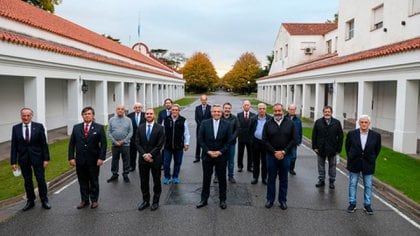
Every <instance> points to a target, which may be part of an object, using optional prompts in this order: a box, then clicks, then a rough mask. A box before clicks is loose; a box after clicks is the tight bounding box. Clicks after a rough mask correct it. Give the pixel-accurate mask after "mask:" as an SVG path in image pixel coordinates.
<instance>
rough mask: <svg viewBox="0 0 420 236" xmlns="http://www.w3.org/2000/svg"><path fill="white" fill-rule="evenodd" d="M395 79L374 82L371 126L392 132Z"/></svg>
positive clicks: (395, 90) (395, 89)
mask: <svg viewBox="0 0 420 236" xmlns="http://www.w3.org/2000/svg"><path fill="white" fill-rule="evenodd" d="M396 99H397V83H396V81H387V82H374V87H373V101H374V104H373V111H372V126H373V127H378V128H380V129H383V130H386V131H389V132H394V122H395V106H396V104H395V101H396Z"/></svg>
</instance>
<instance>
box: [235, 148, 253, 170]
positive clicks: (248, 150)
mask: <svg viewBox="0 0 420 236" xmlns="http://www.w3.org/2000/svg"><path fill="white" fill-rule="evenodd" d="M245 148H246V154H247V155H246V156H247V165H246V168H247V170H250V169H251V168H252V162H253V160H252V149H251V142H238V168H240V169H242V168H244V152H245Z"/></svg>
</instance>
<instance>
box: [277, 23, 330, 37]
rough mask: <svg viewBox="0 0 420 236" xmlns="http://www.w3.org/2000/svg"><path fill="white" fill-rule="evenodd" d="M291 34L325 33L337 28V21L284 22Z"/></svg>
mask: <svg viewBox="0 0 420 236" xmlns="http://www.w3.org/2000/svg"><path fill="white" fill-rule="evenodd" d="M282 25H283V27H284V28H285V29H286V30H287V32H289V34H290V35H324V34H326V33H328V32H330V31H333V30H335V29H337V23H283V24H282Z"/></svg>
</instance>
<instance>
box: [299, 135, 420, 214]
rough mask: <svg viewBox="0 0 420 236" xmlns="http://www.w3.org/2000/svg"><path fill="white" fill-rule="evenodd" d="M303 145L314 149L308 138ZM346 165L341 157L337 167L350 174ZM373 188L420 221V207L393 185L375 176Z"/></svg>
mask: <svg viewBox="0 0 420 236" xmlns="http://www.w3.org/2000/svg"><path fill="white" fill-rule="evenodd" d="M303 143H304V144H305V145H306V146H308V147H309V148H310V147H312V142H311V140H310V139H309V138H307V137H303ZM346 165H347V160H345V159H343V158H341V157H340V163H339V164H338V165H337V167H338V168H339V169H340V170H341V171H343V172H346V173H348V170H347V169H346ZM373 187H374V189H375V191H376V193H377V194H379V195H380V196H381V197H383V198H385V199H386V200H388V201H389V203H391V204H392V205H393V206H394V207H396V208H398V209H400V210H403V211H404V212H406V213H407V214H409V215H411V216H412V217H413V218H414V219H415V220H416V221H417V222H419V221H420V205H419V204H417V203H416V202H415V201H414V200H412V199H411V198H409V197H407V196H406V195H404V194H403V193H402V192H400V191H399V190H397V189H395V188H394V187H392V186H391V185H389V184H386V183H384V182H382V181H381V180H379V179H377V178H376V177H375V176H374V177H373Z"/></svg>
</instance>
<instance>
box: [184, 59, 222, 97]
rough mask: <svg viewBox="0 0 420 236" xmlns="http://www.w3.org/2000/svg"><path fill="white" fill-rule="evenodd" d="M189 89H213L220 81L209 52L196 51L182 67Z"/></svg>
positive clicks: (204, 90)
mask: <svg viewBox="0 0 420 236" xmlns="http://www.w3.org/2000/svg"><path fill="white" fill-rule="evenodd" d="M181 72H182V73H183V75H184V79H185V81H186V88H187V91H190V92H197V93H202V92H206V91H208V89H213V88H214V86H215V85H216V84H217V82H218V77H217V73H216V70H215V69H214V66H213V63H212V62H211V61H210V59H209V57H208V56H207V54H205V53H203V52H197V53H195V54H194V55H193V56H192V57H191V58H190V59H188V61H187V62H186V63H185V65H184V67H183V68H182V69H181Z"/></svg>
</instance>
